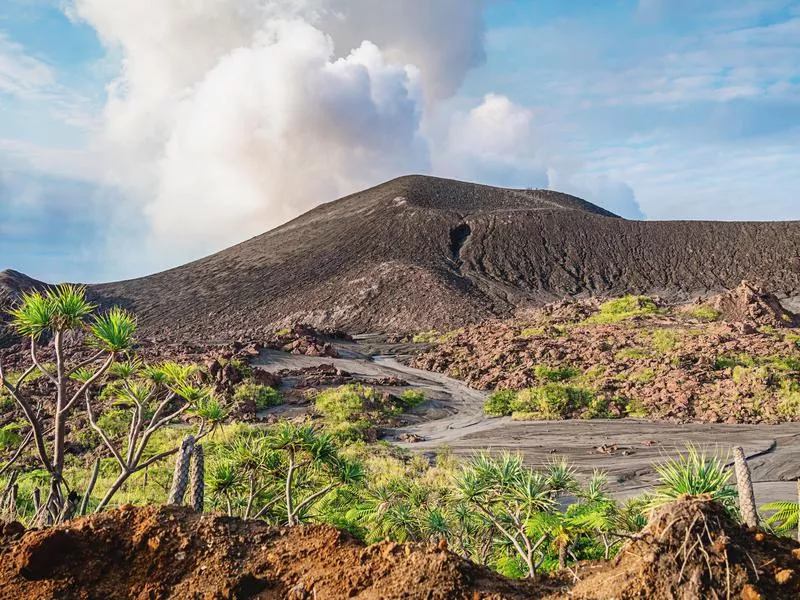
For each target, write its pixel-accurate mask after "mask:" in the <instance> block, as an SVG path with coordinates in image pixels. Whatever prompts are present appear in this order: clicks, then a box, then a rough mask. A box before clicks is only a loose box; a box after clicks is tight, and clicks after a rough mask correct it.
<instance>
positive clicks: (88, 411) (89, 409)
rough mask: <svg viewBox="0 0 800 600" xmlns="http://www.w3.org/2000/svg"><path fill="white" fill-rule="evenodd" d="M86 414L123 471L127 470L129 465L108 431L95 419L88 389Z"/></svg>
mask: <svg viewBox="0 0 800 600" xmlns="http://www.w3.org/2000/svg"><path fill="white" fill-rule="evenodd" d="M86 414H87V415H88V417H89V424H90V425H91V426H92V429H94V430H95V431H96V432H97V433H98V434H100V438H101V439H102V440H103V443H104V444H105V445H106V447H107V448H108V449H109V450H110V451H111V454H113V455H114V458H115V459H117V462H118V463H119V466H120V468H122V470H123V471H127V470H128V465H127V464H126V463H125V461H124V460H122V457H121V456H120V455H119V453H118V452H117V449H116V448H114V444H112V443H111V440H109V439H108V436H106V433H105V431H103V428H102V427H100V426H99V425H98V424H97V423H96V422H95V420H94V411H92V402H91V396H90V395H89V391H88V390H87V391H86Z"/></svg>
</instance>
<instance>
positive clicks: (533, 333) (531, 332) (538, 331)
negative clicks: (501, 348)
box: [519, 327, 545, 340]
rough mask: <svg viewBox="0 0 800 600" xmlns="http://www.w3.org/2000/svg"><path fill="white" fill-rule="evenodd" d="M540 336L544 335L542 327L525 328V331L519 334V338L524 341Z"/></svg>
mask: <svg viewBox="0 0 800 600" xmlns="http://www.w3.org/2000/svg"><path fill="white" fill-rule="evenodd" d="M540 335H545V330H544V328H543V327H526V328H525V329H523V330H522V331H520V332H519V337H521V338H523V339H526V340H527V339H530V338H534V337H538V336H540Z"/></svg>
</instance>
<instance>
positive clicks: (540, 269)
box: [89, 176, 800, 341]
mask: <svg viewBox="0 0 800 600" xmlns="http://www.w3.org/2000/svg"><path fill="white" fill-rule="evenodd" d="M742 280H749V281H755V282H758V283H759V284H761V285H763V286H765V287H766V288H768V289H770V290H772V291H775V292H777V294H778V296H780V297H781V298H783V299H786V298H788V299H790V300H792V299H794V300H796V299H798V298H800V222H765V223H756V222H752V223H741V222H700V221H664V222H657V221H629V220H626V219H622V218H620V217H618V216H616V215H614V214H612V213H610V212H608V211H606V210H604V209H602V208H600V207H597V206H595V205H593V204H590V203H588V202H585V201H583V200H581V199H579V198H576V197H574V196H570V195H567V194H562V193H558V192H554V191H548V190H512V189H502V188H495V187H489V186H484V185H478V184H472V183H463V182H458V181H451V180H446V179H439V178H434V177H426V176H407V177H401V178H399V179H395V180H392V181H389V182H387V183H384V184H382V185H379V186H377V187H374V188H371V189H368V190H365V191H363V192H359V193H356V194H353V195H350V196H347V197H345V198H342V199H340V200H336V201H334V202H330V203H327V204H323V205H321V206H319V207H317V208H315V209H313V210H311V211H309V212H307V213H305V214H304V215H302V216H300V217H298V218H296V219H294V220H293V221H290V222H289V223H286V224H285V225H283V226H281V227H278V228H276V229H274V230H272V231H269V232H267V233H265V234H263V235H260V236H258V237H255V238H253V239H251V240H248V241H246V242H244V243H241V244H239V245H237V246H234V247H231V248H229V249H227V250H224V251H222V252H219V253H217V254H214V255H212V256H209V257H207V258H204V259H201V260H198V261H195V262H192V263H189V264H187V265H184V266H181V267H178V268H175V269H171V270H168V271H165V272H162V273H157V274H155V275H151V276H148V277H143V278H139V279H134V280H129V281H122V282H117V283H109V284H102V285H93V286H90V288H89V291H90V295H91V296H92V297H93V298H94V299H96V300H98V301H100V302H102V303H103V304H111V303H117V304H121V305H123V306H125V307H126V308H129V309H131V310H133V311H135V312H136V314H137V315H138V317H139V319H140V325H141V328H142V329H143V330H144V331H145V332H147V333H148V334H150V335H153V336H159V335H162V334H163V335H164V336H165V337H171V338H183V339H195V340H202V341H213V340H217V339H220V340H221V339H233V338H236V337H247V336H259V335H261V334H263V333H264V332H266V331H268V330H274V329H275V327H282V326H285V325H288V324H289V323H292V322H304V323H308V324H310V325H314V326H317V327H332V328H338V329H344V330H347V331H349V332H367V331H401V332H409V331H421V330H430V329H438V330H449V329H453V328H456V327H459V326H461V325H464V324H467V323H475V322H480V321H482V320H485V319H487V318H491V317H508V316H511V315H513V314H514V313H515V312H516V311H517V310H518V309H521V308H526V307H530V306H536V305H540V304H543V303H546V302H549V301H552V300H554V299H557V298H561V297H565V296H572V297H575V296H587V295H602V296H612V295H620V294H625V293H647V294H657V295H660V296H661V297H663V298H665V299H688V298H690V297H692V296H702V295H708V294H710V293H713V292H719V291H722V290H724V289H728V288H733V287H735V286H736V285H738V284H739V282H741V281H742Z"/></svg>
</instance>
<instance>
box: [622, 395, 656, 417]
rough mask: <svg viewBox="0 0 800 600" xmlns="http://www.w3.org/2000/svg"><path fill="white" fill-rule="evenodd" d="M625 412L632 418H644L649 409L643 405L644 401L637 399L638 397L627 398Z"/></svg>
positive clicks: (647, 414)
mask: <svg viewBox="0 0 800 600" xmlns="http://www.w3.org/2000/svg"><path fill="white" fill-rule="evenodd" d="M625 414H626V415H627V416H629V417H633V418H635V419H636V418H640V419H641V418H644V417H647V416H649V414H650V413H649V411H648V410H647V407H646V406H645V404H644V402H642V401H641V400H639V399H638V398H631V399H630V400H628V403H627V404H626V405H625Z"/></svg>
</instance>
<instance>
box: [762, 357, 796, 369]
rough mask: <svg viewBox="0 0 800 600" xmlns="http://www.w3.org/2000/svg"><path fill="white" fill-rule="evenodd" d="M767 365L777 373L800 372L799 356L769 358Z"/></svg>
mask: <svg viewBox="0 0 800 600" xmlns="http://www.w3.org/2000/svg"><path fill="white" fill-rule="evenodd" d="M767 364H769V366H770V367H772V368H773V369H776V370H778V371H784V372H789V373H793V372H797V371H800V356H771V357H770V358H768V359H767Z"/></svg>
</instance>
